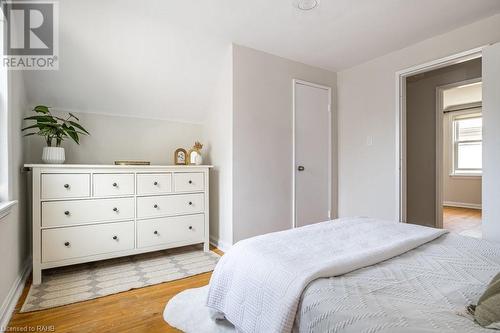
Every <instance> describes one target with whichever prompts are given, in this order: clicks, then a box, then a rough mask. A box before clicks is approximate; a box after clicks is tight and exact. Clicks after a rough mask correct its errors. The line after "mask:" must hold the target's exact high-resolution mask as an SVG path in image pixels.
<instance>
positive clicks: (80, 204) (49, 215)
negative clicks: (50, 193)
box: [42, 198, 134, 227]
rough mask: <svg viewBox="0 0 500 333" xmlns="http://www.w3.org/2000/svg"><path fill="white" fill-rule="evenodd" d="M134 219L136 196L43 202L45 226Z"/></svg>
mask: <svg viewBox="0 0 500 333" xmlns="http://www.w3.org/2000/svg"><path fill="white" fill-rule="evenodd" d="M132 219H134V198H120V199H95V200H73V201H51V202H43V203H42V226H43V227H56V226H63V225H72V224H80V223H92V222H101V221H106V222H109V221H113V220H132Z"/></svg>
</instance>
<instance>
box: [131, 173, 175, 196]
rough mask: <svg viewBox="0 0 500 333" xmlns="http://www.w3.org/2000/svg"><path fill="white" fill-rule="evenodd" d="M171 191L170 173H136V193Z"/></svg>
mask: <svg viewBox="0 0 500 333" xmlns="http://www.w3.org/2000/svg"><path fill="white" fill-rule="evenodd" d="M170 192H172V174H171V173H144V174H137V194H138V195H148V194H149V195H151V194H165V193H170Z"/></svg>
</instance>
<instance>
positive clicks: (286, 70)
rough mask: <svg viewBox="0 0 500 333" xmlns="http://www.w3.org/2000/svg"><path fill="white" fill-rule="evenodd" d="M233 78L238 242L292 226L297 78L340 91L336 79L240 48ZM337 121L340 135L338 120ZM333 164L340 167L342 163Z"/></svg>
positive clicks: (235, 231) (235, 53) (235, 55)
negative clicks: (293, 95)
mask: <svg viewBox="0 0 500 333" xmlns="http://www.w3.org/2000/svg"><path fill="white" fill-rule="evenodd" d="M233 78H234V84H233V103H234V104H233V105H234V110H233V158H234V160H233V198H234V201H233V205H234V206H233V235H234V241H235V242H236V241H239V240H241V239H245V238H248V237H252V236H256V235H261V234H264V233H268V232H274V231H280V230H284V229H289V228H291V226H292V174H293V169H294V168H293V162H292V135H293V127H292V80H293V79H294V78H295V79H302V80H305V81H310V82H314V83H318V84H323V85H326V86H329V87H332V91H335V88H336V75H335V73H333V72H329V71H327V70H323V69H319V68H316V67H312V66H308V65H304V64H301V63H298V62H294V61H290V60H288V59H284V58H281V57H277V56H274V55H271V54H268V53H264V52H261V51H257V50H254V49H250V48H246V47H243V46H238V45H234V46H233ZM332 100H334V98H332ZM333 118H335V117H333ZM333 121H334V124H333V126H332V128H333V129H334V131H333V132H334V134H335V133H336V130H335V128H336V123H335V119H333ZM332 141H333V144H332V147H334V152H333V154H332V156H334V157H336V147H337V142H336V137H334V138H332ZM332 164H333V165H334V166H336V165H337V163H336V160H334V161H333V163H332ZM333 173H334V175H333V177H332V179H333V183H334V184H333V193H334V195H333V201H334V205H333V207H336V205H335V202H336V185H337V184H336V179H337V177H336V174H337V173H336V168H335V170H334V171H333ZM335 211H336V210H335V209H334V212H335Z"/></svg>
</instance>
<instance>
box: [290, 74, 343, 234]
mask: <svg viewBox="0 0 500 333" xmlns="http://www.w3.org/2000/svg"><path fill="white" fill-rule="evenodd" d="M297 84H301V85H305V86H309V87H314V88H319V89H324V90H327V91H328V122H329V124H328V137H329V140H328V148H329V149H328V171H329V172H328V216H329V218H332V172H333V165H332V164H333V163H332V149H333V146H332V139H333V138H332V134H333V128H332V127H333V125H332V120H333V117H332V88H331V87H328V86H325V85H321V84H317V83H312V82H308V81H304V80H299V79H292V228H296V227H297V212H296V209H297V205H296V200H297V199H296V180H295V177H296V175H297V173H296V168H297V161H296V151H295V149H296V136H295V129H296V128H295V125H296V123H295V97H296V92H295V87H296V86H297ZM335 215H336V214H335Z"/></svg>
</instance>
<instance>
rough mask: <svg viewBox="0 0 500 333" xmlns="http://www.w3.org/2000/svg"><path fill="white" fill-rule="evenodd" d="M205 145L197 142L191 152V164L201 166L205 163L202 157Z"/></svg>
mask: <svg viewBox="0 0 500 333" xmlns="http://www.w3.org/2000/svg"><path fill="white" fill-rule="evenodd" d="M202 148H203V145H202V144H201V143H200V142H199V141H196V142H195V143H194V146H193V148H191V150H190V151H189V164H195V165H201V164H202V163H203V157H201V149H202Z"/></svg>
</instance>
